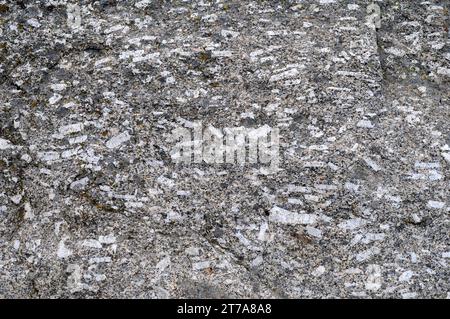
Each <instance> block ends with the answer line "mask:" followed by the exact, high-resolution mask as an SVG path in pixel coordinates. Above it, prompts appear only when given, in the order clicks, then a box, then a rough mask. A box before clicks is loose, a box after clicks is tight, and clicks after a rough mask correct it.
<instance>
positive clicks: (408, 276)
mask: <svg viewBox="0 0 450 319" xmlns="http://www.w3.org/2000/svg"><path fill="white" fill-rule="evenodd" d="M413 275H414V273H413V272H412V271H411V270H407V271H405V272H404V273H403V274H401V275H400V277H399V278H398V280H399V281H402V282H403V281H409V280H410V279H411V278H412V276H413Z"/></svg>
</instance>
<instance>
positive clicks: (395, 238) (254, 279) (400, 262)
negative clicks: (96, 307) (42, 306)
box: [0, 0, 450, 298]
mask: <svg viewBox="0 0 450 319" xmlns="http://www.w3.org/2000/svg"><path fill="white" fill-rule="evenodd" d="M0 3H1V4H0V25H1V29H0V63H1V64H0V85H1V88H0V102H1V103H0V171H1V174H0V297H3V298H13V297H21V298H44V297H60V298H80V297H81V298H108V297H125V298H172V297H190V298H195V297H198V298H209V297H216V298H220V297H255V298H301V297H303V298H304V297H307V298H332V297H338V298H349V297H361V298H377V297H389V298H392V297H393V298H414V297H417V298H425V297H431V298H446V297H448V296H449V292H450V290H449V270H448V258H449V257H450V248H449V219H448V217H449V211H450V192H449V181H450V170H449V167H450V121H449V119H450V108H449V97H450V86H449V82H450V50H449V30H448V23H449V2H448V1H437V0H432V1H423V2H420V1H413V0H407V1H393V0H385V1H376V4H377V5H378V6H379V7H380V13H381V21H380V24H379V25H378V28H377V21H379V20H377V11H376V10H370V8H369V10H368V9H367V7H368V5H369V4H370V2H368V1H356V0H355V1H338V0H317V1H309V0H308V1H307V0H305V1H206V0H203V1H158V0H137V1H120V0H100V1H79V2H78V4H79V8H81V11H80V18H81V20H80V22H81V23H80V25H79V26H77V21H78V20H77V14H76V12H77V11H76V6H72V5H71V4H75V3H70V2H68V1H64V0H46V1H43V0H42V1H39V0H34V1H25V0H24V1H9V0H8V1H5V0H2V1H0ZM74 8H75V9H74ZM195 121H203V123H205V124H212V125H214V126H215V127H218V128H223V127H237V126H245V127H259V126H263V125H269V126H270V127H278V128H279V129H280V136H281V142H282V143H281V147H280V155H281V158H282V162H281V163H280V170H279V171H277V172H272V173H270V172H269V173H268V172H267V171H266V170H264V167H262V166H261V165H245V166H240V165H232V164H228V165H206V164H205V163H203V164H192V165H175V164H174V163H173V161H172V159H171V157H170V151H171V145H170V143H168V142H167V140H168V136H170V133H171V131H172V129H174V128H175V127H176V126H177V125H186V123H187V124H189V123H191V122H195ZM305 216H306V217H308V218H304V217H305Z"/></svg>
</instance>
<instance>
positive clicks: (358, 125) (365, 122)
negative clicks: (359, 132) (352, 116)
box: [356, 120, 374, 128]
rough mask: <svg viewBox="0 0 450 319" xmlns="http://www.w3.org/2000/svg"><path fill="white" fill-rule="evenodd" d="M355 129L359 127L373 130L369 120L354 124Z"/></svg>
mask: <svg viewBox="0 0 450 319" xmlns="http://www.w3.org/2000/svg"><path fill="white" fill-rule="evenodd" d="M356 126H357V127H361V128H373V127H374V126H373V124H372V122H371V121H369V120H361V121H359V122H358V123H357V124H356Z"/></svg>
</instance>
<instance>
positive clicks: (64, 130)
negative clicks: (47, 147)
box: [59, 123, 83, 135]
mask: <svg viewBox="0 0 450 319" xmlns="http://www.w3.org/2000/svg"><path fill="white" fill-rule="evenodd" d="M82 129H83V123H75V124H69V125H65V126H61V127H60V128H59V133H60V134H62V135H67V134H73V133H78V132H81V130H82Z"/></svg>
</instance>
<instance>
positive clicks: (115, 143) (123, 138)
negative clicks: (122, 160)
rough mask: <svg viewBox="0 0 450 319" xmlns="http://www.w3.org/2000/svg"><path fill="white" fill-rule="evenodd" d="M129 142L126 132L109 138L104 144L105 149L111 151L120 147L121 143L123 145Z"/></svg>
mask: <svg viewBox="0 0 450 319" xmlns="http://www.w3.org/2000/svg"><path fill="white" fill-rule="evenodd" d="M129 140H130V135H129V134H128V132H123V133H120V134H118V135H116V136H114V137H111V138H110V139H109V140H108V141H107V142H106V147H107V148H109V149H113V148H116V147H119V146H120V145H122V144H123V143H125V142H127V141H129Z"/></svg>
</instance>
